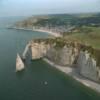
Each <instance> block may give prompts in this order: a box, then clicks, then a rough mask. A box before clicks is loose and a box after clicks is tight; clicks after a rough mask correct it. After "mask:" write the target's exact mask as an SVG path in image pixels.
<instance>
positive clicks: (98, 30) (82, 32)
mask: <svg viewBox="0 0 100 100" xmlns="http://www.w3.org/2000/svg"><path fill="white" fill-rule="evenodd" d="M64 37H65V38H66V39H70V40H76V41H79V42H81V43H83V44H85V45H91V46H93V47H94V48H97V49H100V27H86V26H83V27H81V28H77V29H75V30H73V31H72V32H71V33H70V34H69V35H66V34H65V35H64Z"/></svg>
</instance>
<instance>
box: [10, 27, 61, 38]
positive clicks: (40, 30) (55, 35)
mask: <svg viewBox="0 0 100 100" xmlns="http://www.w3.org/2000/svg"><path fill="white" fill-rule="evenodd" d="M9 29H16V30H25V31H36V32H43V33H46V34H50V35H52V36H54V37H62V35H61V34H60V33H56V32H52V31H49V30H43V29H26V28H17V27H11V28H9Z"/></svg>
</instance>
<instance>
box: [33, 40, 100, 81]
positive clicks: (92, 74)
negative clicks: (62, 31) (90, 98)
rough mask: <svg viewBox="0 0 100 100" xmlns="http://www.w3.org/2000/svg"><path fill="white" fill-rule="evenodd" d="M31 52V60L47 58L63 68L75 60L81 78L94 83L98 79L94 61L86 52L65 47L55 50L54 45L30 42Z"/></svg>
mask: <svg viewBox="0 0 100 100" xmlns="http://www.w3.org/2000/svg"><path fill="white" fill-rule="evenodd" d="M31 51H32V59H33V60H35V59H40V58H43V57H47V58H48V59H50V60H51V61H53V62H54V63H56V64H59V65H63V66H72V65H73V64H74V62H75V60H76V62H77V67H78V68H79V72H80V74H81V75H82V76H84V77H86V78H88V79H91V80H94V81H99V79H100V69H97V65H96V61H95V60H94V59H93V58H92V57H90V54H89V53H88V52H87V51H85V52H83V51H80V52H79V50H78V49H77V48H75V47H71V46H67V45H66V46H64V47H63V48H56V47H55V45H53V44H52V45H50V44H49V43H48V44H46V43H45V42H39V43H38V42H32V43H31ZM98 68H99V67H98Z"/></svg>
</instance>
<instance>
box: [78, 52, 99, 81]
mask: <svg viewBox="0 0 100 100" xmlns="http://www.w3.org/2000/svg"><path fill="white" fill-rule="evenodd" d="M77 66H78V67H79V68H80V74H81V75H82V76H84V77H86V78H88V79H91V80H93V81H99V78H100V75H99V74H100V73H99V72H100V70H99V69H98V68H97V64H96V60H95V59H94V58H93V57H91V56H90V54H89V53H88V52H87V51H85V52H83V51H80V54H79V57H78V60H77Z"/></svg>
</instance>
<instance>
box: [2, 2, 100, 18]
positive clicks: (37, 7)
mask: <svg viewBox="0 0 100 100" xmlns="http://www.w3.org/2000/svg"><path fill="white" fill-rule="evenodd" d="M85 12H100V0H0V17H1V16H30V15H38V14H54V13H85Z"/></svg>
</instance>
